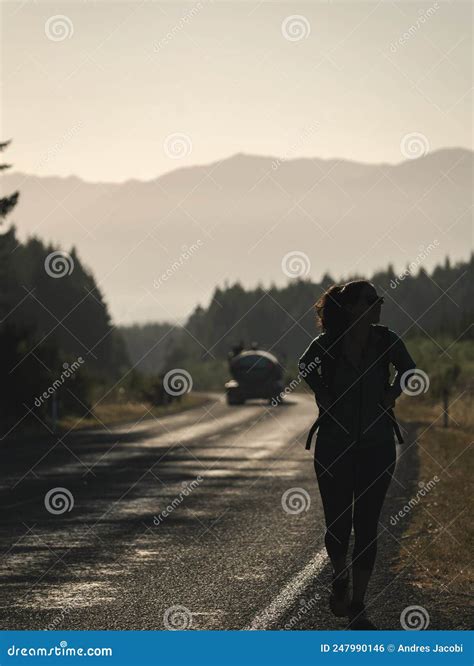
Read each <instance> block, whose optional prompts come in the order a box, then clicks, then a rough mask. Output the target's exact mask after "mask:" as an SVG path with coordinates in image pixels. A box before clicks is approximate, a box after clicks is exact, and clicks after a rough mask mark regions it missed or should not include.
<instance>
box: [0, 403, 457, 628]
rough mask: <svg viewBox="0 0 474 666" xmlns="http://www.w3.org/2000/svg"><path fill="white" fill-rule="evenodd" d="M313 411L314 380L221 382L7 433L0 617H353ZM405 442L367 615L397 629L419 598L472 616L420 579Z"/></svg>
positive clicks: (317, 624) (322, 620)
mask: <svg viewBox="0 0 474 666" xmlns="http://www.w3.org/2000/svg"><path fill="white" fill-rule="evenodd" d="M315 416H316V406H315V403H314V398H313V397H312V396H311V395H309V394H302V395H299V394H296V395H295V394H293V395H292V396H291V397H289V398H288V399H287V401H286V404H284V405H282V406H280V407H276V408H273V407H269V406H268V405H267V403H266V402H264V401H254V402H251V403H248V404H246V405H243V406H237V407H229V406H227V404H226V402H225V399H224V396H223V395H221V394H211V395H209V401H208V402H207V403H206V404H204V405H202V406H200V407H197V408H194V409H192V410H189V411H186V412H183V413H181V414H175V415H170V416H167V417H166V418H161V419H160V420H159V421H158V420H154V419H148V420H146V421H142V422H141V423H138V424H135V425H126V426H118V427H113V428H109V429H105V428H102V429H96V430H88V431H81V432H76V433H74V434H73V433H71V434H69V435H68V436H67V437H63V438H58V437H54V438H51V437H47V438H42V439H38V440H32V439H30V440H29V441H21V442H15V443H12V442H8V441H5V440H4V441H3V442H2V446H1V448H0V464H1V469H2V476H1V480H0V497H1V502H2V508H3V511H2V513H1V517H0V580H1V584H2V598H1V602H0V604H1V605H0V629H11V630H12V629H61V630H70V629H73V630H74V629H76V630H77V629H115V630H119V629H120V630H124V629H142V630H143V629H148V630H160V629H256V630H258V629H345V628H346V620H345V619H344V618H342V619H338V618H334V617H333V616H332V615H331V613H330V612H329V611H328V606H327V596H328V591H329V585H330V575H331V567H330V565H329V562H328V559H327V556H326V553H325V549H324V541H323V538H324V519H323V512H322V506H321V500H320V497H319V490H318V487H317V485H316V479H315V474H314V468H313V460H312V457H313V452H312V451H311V453H309V452H307V451H305V449H304V444H305V440H306V434H307V431H308V428H309V426H310V425H311V423H312V422H313V420H314V418H315ZM397 451H398V461H397V468H396V471H395V477H394V480H393V481H392V484H391V486H390V489H389V494H388V496H387V500H386V502H385V505H384V509H383V512H382V516H381V521H380V525H379V544H378V546H379V548H378V557H377V564H376V569H375V572H374V577H373V579H372V581H371V583H370V586H369V599H368V607H369V609H370V613H371V617H372V618H373V619H374V620H375V621H376V623H377V625H378V626H379V627H380V628H381V629H400V628H401V626H400V616H401V613H402V611H403V609H404V608H406V607H407V606H411V605H415V604H418V605H421V606H424V607H426V608H427V609H429V612H430V616H431V620H430V628H432V629H439V628H447V627H449V628H464V626H465V624H466V623H465V620H464V615H465V614H464V611H463V608H462V607H460V608H459V612H458V614H457V615H456V618H455V619H454V620H453V618H450V617H448V616H447V615H446V614H445V613H443V612H442V610H441V611H440V610H437V606H436V604H434V601H433V599H430V598H428V597H427V596H426V594H425V592H423V591H422V590H420V591H419V592H418V591H416V593H414V589H415V590H417V588H416V587H415V588H414V587H413V585H412V584H411V582H410V575H411V574H410V566H409V565H410V561H409V558H408V557H407V556H406V554H405V553H406V549H405V548H404V542H403V540H404V533H403V530H404V529H405V527H406V525H407V524H408V521H409V520H410V516H408V517H407V518H406V519H405V522H402V521H400V523H398V524H397V525H396V526H395V527H392V526H391V524H390V520H389V519H390V515H391V514H394V513H396V511H397V510H398V509H399V508H400V507H401V506H403V505H404V503H405V502H406V501H407V498H410V497H413V496H414V494H415V493H416V490H417V489H418V485H417V484H418V480H419V479H418V476H419V473H418V456H417V447H416V437H414V436H408V437H407V442H406V444H405V445H404V448H403V450H402V451H401V450H400V448H399V447H397ZM57 488H59V489H60V490H59V491H55V492H53V494H52V496H50V497H49V500H48V499H47V498H48V493H50V491H54V489H57ZM61 489H62V490H61ZM61 495H62V497H63V499H65V503H63V504H61ZM57 502H58V503H57ZM46 504H48V508H47V506H46ZM66 509H69V510H66ZM54 511H56V513H54ZM397 558H399V559H400V558H401V560H402V561H405V562H406V568H404V569H403V571H402V573H395V570H394V568H393V567H392V566H391V564H392V562H394V561H395V560H396V559H397Z"/></svg>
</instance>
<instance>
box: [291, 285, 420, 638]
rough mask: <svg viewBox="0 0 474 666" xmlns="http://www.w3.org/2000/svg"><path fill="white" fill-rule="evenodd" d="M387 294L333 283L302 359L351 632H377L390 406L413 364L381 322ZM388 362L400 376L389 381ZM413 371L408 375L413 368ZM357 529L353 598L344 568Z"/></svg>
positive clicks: (392, 454) (338, 592)
mask: <svg viewBox="0 0 474 666" xmlns="http://www.w3.org/2000/svg"><path fill="white" fill-rule="evenodd" d="M383 300H384V299H383V297H381V296H379V295H378V294H377V291H376V289H375V287H374V286H373V285H372V284H371V283H370V282H367V281H365V280H356V281H353V282H348V283H347V284H345V285H334V286H333V287H331V288H330V289H329V290H328V291H327V292H326V293H325V294H324V295H323V296H322V297H321V298H320V299H319V301H318V302H317V303H316V310H317V313H318V317H319V321H320V325H321V328H322V331H323V332H322V333H321V334H320V335H318V336H317V337H316V338H315V339H314V340H313V341H312V342H311V344H310V345H309V346H308V348H307V349H306V351H305V352H304V353H303V355H302V356H301V358H300V359H299V370H300V374H301V375H302V377H303V378H304V380H305V381H306V382H307V384H308V385H309V386H310V388H311V389H312V390H313V391H314V393H315V398H316V402H317V404H318V407H319V418H318V420H317V422H316V423H315V426H314V427H313V428H312V430H311V432H310V436H309V437H308V445H307V448H309V446H310V444H311V436H312V434H313V430H315V429H316V427H317V429H318V434H317V438H316V447H315V454H314V467H315V471H316V477H317V480H318V485H319V491H320V493H321V499H322V504H323V509H324V517H325V522H326V533H325V545H326V550H327V553H328V556H329V559H330V560H331V563H332V566H333V575H332V592H331V595H330V598H329V604H330V608H331V610H332V612H333V613H334V614H335V615H337V616H338V617H343V616H347V617H348V618H349V625H348V628H350V629H376V628H377V627H376V626H375V625H374V624H373V623H372V622H371V621H370V619H369V618H368V616H367V613H366V606H365V595H366V590H367V586H368V583H369V580H370V577H371V574H372V571H373V568H374V564H375V558H376V554H377V527H378V520H379V516H380V512H381V509H382V505H383V502H384V499H385V495H386V492H387V489H388V486H389V484H390V481H391V478H392V475H393V471H394V469H395V461H396V449H395V441H394V431H395V432H396V433H397V436H398V437H399V439H400V440H401V435H400V430H399V429H398V425H397V423H396V421H395V417H394V415H393V411H392V408H393V407H394V405H395V400H396V399H397V398H398V396H399V395H400V393H401V392H402V387H401V386H400V380H401V378H402V377H403V375H404V373H407V371H409V370H411V369H413V368H415V363H414V361H413V359H412V358H411V356H410V354H409V353H408V351H407V349H406V347H405V345H404V343H403V342H402V340H401V339H400V338H399V337H398V335H397V334H396V333H394V332H393V331H392V330H390V329H388V328H386V327H385V326H379V325H378V322H379V321H380V313H381V306H382V303H383ZM390 365H393V366H394V368H395V369H396V375H395V377H394V379H393V380H392V383H390ZM407 374H408V373H407ZM352 526H353V527H354V549H353V551H352V558H351V559H352V561H351V565H352V567H351V568H352V598H351V599H350V596H349V567H348V566H347V565H346V557H347V551H348V547H349V538H350V534H351V531H352Z"/></svg>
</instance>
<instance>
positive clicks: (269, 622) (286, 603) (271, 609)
mask: <svg viewBox="0 0 474 666" xmlns="http://www.w3.org/2000/svg"><path fill="white" fill-rule="evenodd" d="M328 561H329V560H328V556H327V554H326V549H325V548H321V550H320V551H318V552H317V553H316V555H315V556H314V557H313V558H312V559H311V560H310V561H309V562H308V564H307V565H306V566H305V567H304V569H302V570H301V571H300V572H299V573H298V574H296V576H294V578H292V579H291V580H290V582H289V583H287V584H286V585H285V587H284V588H283V589H282V591H281V592H280V593H279V594H277V596H276V597H275V598H274V599H273V601H272V602H271V603H270V604H269V605H268V606H267V608H265V610H263V611H262V612H261V613H259V614H258V615H257V616H256V617H255V618H254V619H253V621H252V622H251V623H250V624H249V625H248V626H247V627H244V631H262V630H265V629H269V628H272V627H275V625H276V624H277V623H278V621H279V620H280V619H281V618H282V617H283V616H284V615H285V613H287V612H288V610H289V609H290V608H291V606H292V604H294V602H295V600H296V599H297V598H298V597H299V596H301V595H302V594H303V592H304V591H305V589H306V588H307V587H308V586H309V585H310V583H311V582H312V581H313V580H314V578H315V577H316V576H317V575H319V573H320V572H321V570H322V569H323V567H324V566H325V565H326V564H327V562H328Z"/></svg>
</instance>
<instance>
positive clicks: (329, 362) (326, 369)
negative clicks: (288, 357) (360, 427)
mask: <svg viewBox="0 0 474 666" xmlns="http://www.w3.org/2000/svg"><path fill="white" fill-rule="evenodd" d="M377 329H378V330H379V331H380V336H379V340H378V341H377V345H378V349H377V351H378V355H379V357H381V358H382V359H383V365H384V370H385V373H386V380H385V381H386V384H387V386H388V385H389V383H390V348H391V345H390V333H389V329H388V327H387V326H381V325H380V324H378V325H377ZM339 344H341V343H339ZM336 345H337V343H336ZM336 345H332V346H331V348H332V349H334V350H335V352H336V353H334V354H331V353H330V352H329V351H324V348H323V353H322V358H321V362H320V366H321V369H322V374H323V376H324V375H326V376H331V375H333V374H334V370H335V365H336V363H337V358H338V356H339V350H338V346H336ZM386 412H387V415H388V417H389V418H390V420H391V422H392V425H393V430H394V432H395V435H396V437H397V440H398V443H399V444H403V442H404V439H403V437H402V433H401V430H400V426H399V425H398V422H397V419H396V418H395V414H394V412H393V409H392V408H390V409H387V410H386ZM322 418H324V414H320V415H319V416H318V418H317V419H316V421H315V422H314V423H313V425H312V426H311V428H310V430H309V432H308V436H307V438H306V446H305V449H306V450H307V451H309V450H310V449H311V441H312V439H313V435H314V434H315V432H316V431H317V430H318V428H319V426H320V423H321V419H322Z"/></svg>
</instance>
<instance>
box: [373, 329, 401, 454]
mask: <svg viewBox="0 0 474 666" xmlns="http://www.w3.org/2000/svg"><path fill="white" fill-rule="evenodd" d="M378 329H379V330H380V342H379V354H380V356H381V357H382V358H383V363H384V365H385V367H386V373H387V380H386V381H387V385H388V384H389V380H390V374H389V373H390V367H389V366H390V330H389V329H388V327H387V326H380V325H379V326H378ZM386 412H387V414H388V417H389V419H390V420H391V422H392V425H393V430H394V432H395V436H396V438H397V440H398V443H399V444H403V443H404V439H403V436H402V432H401V430H400V426H399V424H398V421H397V419H396V417H395V413H394V411H393V409H392V408H390V409H387V410H386Z"/></svg>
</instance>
